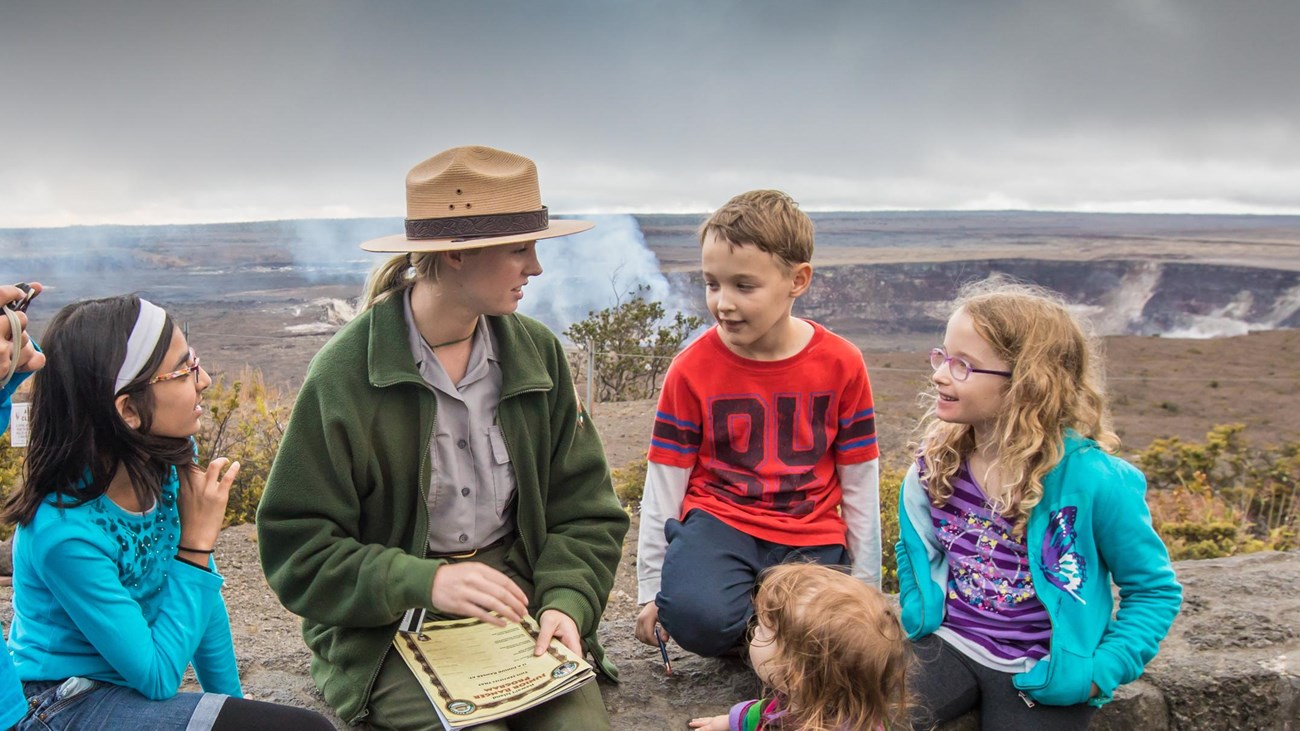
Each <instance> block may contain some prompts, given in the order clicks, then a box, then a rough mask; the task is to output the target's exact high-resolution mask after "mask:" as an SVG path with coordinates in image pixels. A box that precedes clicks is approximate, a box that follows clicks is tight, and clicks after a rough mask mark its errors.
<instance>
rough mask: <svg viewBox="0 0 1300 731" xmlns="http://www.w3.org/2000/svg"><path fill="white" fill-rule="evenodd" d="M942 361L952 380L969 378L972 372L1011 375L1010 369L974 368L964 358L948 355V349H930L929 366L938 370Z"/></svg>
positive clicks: (1005, 376)
mask: <svg viewBox="0 0 1300 731" xmlns="http://www.w3.org/2000/svg"><path fill="white" fill-rule="evenodd" d="M944 363H947V364H948V373H949V374H951V375H952V379H953V380H954V381H964V380H966V379H967V378H970V374H972V373H987V374H989V375H990V376H1002V377H1004V378H1010V377H1011V371H991V370H988V369H986V368H976V367H975V366H973V365H971V364H970V361H968V360H966V359H965V358H960V357H958V356H955V355H948V351H946V350H944V349H943V348H935V349H934V350H931V351H930V367H931V368H933V369H935V370H936V371H937V370H939V368H940V367H942V366H943V364H944Z"/></svg>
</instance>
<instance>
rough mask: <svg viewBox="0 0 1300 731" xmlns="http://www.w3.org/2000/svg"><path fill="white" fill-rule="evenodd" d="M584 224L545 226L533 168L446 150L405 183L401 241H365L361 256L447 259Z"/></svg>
mask: <svg viewBox="0 0 1300 731" xmlns="http://www.w3.org/2000/svg"><path fill="white" fill-rule="evenodd" d="M595 225H596V224H594V223H592V222H591V221H575V220H569V219H565V220H559V221H552V220H550V216H549V214H548V211H547V209H546V206H544V205H542V194H541V191H540V189H539V188H538V186H537V165H536V164H534V163H533V161H532V160H529V159H528V158H526V157H524V156H523V155H516V154H514V153H511V152H506V151H504V150H497V149H493V148H491V147H477V146H476V147H453V148H451V149H450V150H445V151H443V152H440V153H438V154H437V155H434V156H433V157H431V158H429V159H428V160H425V161H424V162H422V163H420V164H419V165H416V166H415V167H413V168H411V172H409V173H407V175H406V233H404V234H396V235H393V236H384V237H382V238H378V239H371V240H370V241H367V242H365V243H364V244H362V245H361V248H362V249H365V250H366V251H392V252H403V251H413V252H414V251H454V250H457V249H474V248H480V247H484V246H497V245H499V244H513V243H517V242H520V241H535V240H537V239H550V238H555V237H556V236H568V235H569V234H576V233H580V232H582V231H586V230H587V229H589V228H591V227H592V226H595Z"/></svg>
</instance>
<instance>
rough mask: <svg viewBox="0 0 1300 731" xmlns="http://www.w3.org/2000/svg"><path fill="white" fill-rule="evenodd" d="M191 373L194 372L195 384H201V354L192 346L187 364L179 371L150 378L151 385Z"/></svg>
mask: <svg viewBox="0 0 1300 731" xmlns="http://www.w3.org/2000/svg"><path fill="white" fill-rule="evenodd" d="M191 373H192V374H194V385H196V386H197V385H199V356H198V354H197V353H195V352H194V348H190V357H189V362H187V363H186V364H185V367H184V368H182V369H180V370H178V371H172V372H171V373H164V374H162V375H161V376H154V377H153V378H151V379H149V385H150V386H152V385H154V384H155V383H162V382H163V381H171V380H173V379H176V378H182V377H184V376H188V375H190V374H191Z"/></svg>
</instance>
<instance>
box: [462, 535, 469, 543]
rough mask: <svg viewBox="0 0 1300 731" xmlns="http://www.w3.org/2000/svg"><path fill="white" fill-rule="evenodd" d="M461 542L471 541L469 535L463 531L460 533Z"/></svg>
mask: <svg viewBox="0 0 1300 731" xmlns="http://www.w3.org/2000/svg"><path fill="white" fill-rule="evenodd" d="M460 542H461V543H469V536H467V535H465V534H464V533H461V534H460Z"/></svg>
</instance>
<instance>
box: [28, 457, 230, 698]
mask: <svg viewBox="0 0 1300 731" xmlns="http://www.w3.org/2000/svg"><path fill="white" fill-rule="evenodd" d="M178 486H179V483H178V481H177V479H176V473H175V470H174V469H173V470H172V471H171V474H170V475H169V477H168V480H167V481H166V482H165V484H164V486H163V490H162V495H161V497H160V498H159V499H158V501H157V503H156V504H155V505H154V507H153V509H151V510H150V511H148V512H146V513H144V514H136V513H132V512H129V511H126V510H123V509H122V508H120V507H118V505H117V504H116V503H114V502H113V501H112V500H110V499H109V498H108V497H107V496H106V495H101V496H100V497H98V498H96V499H94V500H91V501H89V502H87V503H84V504H82V505H78V506H76V507H59V506H57V505H55V504H54V500H55V498H54V497H53V496H51V498H50V499H49V500H47V502H46V503H45V504H43V505H41V506H40V508H38V509H37V511H36V515H35V517H34V518H33V519H32V520H31V522H30V523H28V524H26V525H20V526H19V527H18V530H17V532H16V533H15V536H14V621H13V627H12V630H11V632H10V636H9V644H10V648H11V649H12V651H13V657H14V665H15V667H16V668H17V670H18V676H19V677H20V678H22V679H23V680H24V681H29V680H61V679H63V678H68V677H72V676H80V677H85V678H90V679H93V680H100V681H104V682H108V683H114V684H116V685H122V686H126V687H129V688H133V689H135V690H137V691H139V692H140V693H141V694H142V695H144V696H145V697H147V698H150V699H153V700H161V699H165V698H170V697H171V696H172V695H174V694H175V693H176V690H177V688H178V687H179V686H180V683H181V679H182V677H183V676H184V673H185V668H186V667H187V666H188V665H190V664H193V665H194V671H195V674H196V675H197V676H198V679H199V684H200V685H201V686H202V687H203V689H204V690H205V691H208V692H213V693H225V694H227V695H231V696H235V697H242V695H243V694H242V692H241V689H240V685H239V672H238V669H237V666H236V664H235V651H234V645H233V643H232V641H231V635H230V620H229V617H228V615H227V613H226V604H225V601H224V600H223V599H222V597H221V585H222V583H223V579H222V577H221V575H220V574H218V573H217V572H216V567H215V565H213V564H212V563H209V569H210V570H208V571H205V570H203V569H202V568H199V567H197V566H194V565H192V564H188V563H186V562H184V561H181V560H179V559H177V558H176V549H177V546H178V544H179V542H180V514H179V512H178V510H177V506H176V493H177V489H178Z"/></svg>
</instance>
